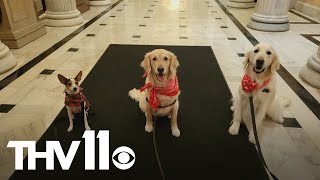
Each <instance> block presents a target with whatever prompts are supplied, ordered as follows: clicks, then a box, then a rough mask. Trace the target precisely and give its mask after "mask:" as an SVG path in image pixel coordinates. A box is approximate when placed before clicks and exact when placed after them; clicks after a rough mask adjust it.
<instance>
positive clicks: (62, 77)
mask: <svg viewBox="0 0 320 180" xmlns="http://www.w3.org/2000/svg"><path fill="white" fill-rule="evenodd" d="M58 79H59V81H60V82H61V84H67V81H68V79H67V78H66V77H64V76H63V75H61V74H58Z"/></svg>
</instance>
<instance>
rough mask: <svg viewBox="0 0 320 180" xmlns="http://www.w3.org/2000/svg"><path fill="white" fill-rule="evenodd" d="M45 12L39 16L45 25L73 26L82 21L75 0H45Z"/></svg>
mask: <svg viewBox="0 0 320 180" xmlns="http://www.w3.org/2000/svg"><path fill="white" fill-rule="evenodd" d="M46 8H47V10H46V12H45V13H44V14H43V15H41V16H40V19H45V21H46V25H47V26H58V27H59V26H75V25H79V24H82V23H83V19H82V16H81V13H80V11H79V10H78V9H77V6H76V1H75V0H46Z"/></svg>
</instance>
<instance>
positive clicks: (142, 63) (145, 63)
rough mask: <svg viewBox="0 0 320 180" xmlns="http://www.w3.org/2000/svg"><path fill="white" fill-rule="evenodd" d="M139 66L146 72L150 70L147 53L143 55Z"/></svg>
mask: <svg viewBox="0 0 320 180" xmlns="http://www.w3.org/2000/svg"><path fill="white" fill-rule="evenodd" d="M140 66H141V67H142V68H143V69H144V70H145V71H146V72H147V73H150V72H151V65H150V59H149V53H147V54H146V55H145V56H144V60H143V61H142V62H141V64H140Z"/></svg>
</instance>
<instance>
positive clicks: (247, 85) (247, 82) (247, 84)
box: [241, 74, 271, 92]
mask: <svg viewBox="0 0 320 180" xmlns="http://www.w3.org/2000/svg"><path fill="white" fill-rule="evenodd" d="M270 80H271V79H267V80H265V81H263V83H262V84H261V85H258V83H256V81H255V80H254V81H252V79H251V78H250V76H248V75H247V74H245V75H244V76H243V78H242V81H241V85H242V90H243V91H244V92H252V91H254V90H256V89H261V88H263V87H265V86H267V85H268V84H269V82H270Z"/></svg>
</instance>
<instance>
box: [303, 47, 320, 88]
mask: <svg viewBox="0 0 320 180" xmlns="http://www.w3.org/2000/svg"><path fill="white" fill-rule="evenodd" d="M300 77H301V78H302V79H303V80H304V81H305V82H307V83H308V84H310V85H311V86H313V87H316V88H318V89H320V46H319V48H318V52H317V53H314V54H313V55H312V56H310V57H309V59H308V62H307V64H306V65H305V66H303V67H302V69H301V70H300Z"/></svg>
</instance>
